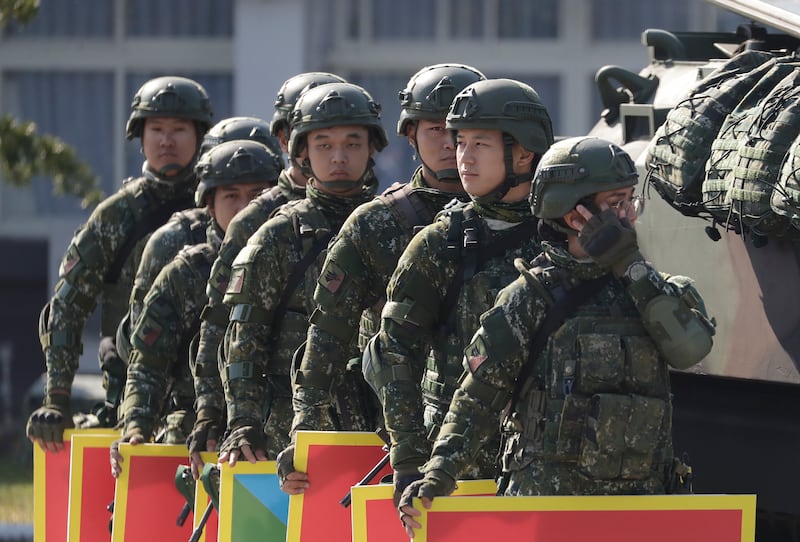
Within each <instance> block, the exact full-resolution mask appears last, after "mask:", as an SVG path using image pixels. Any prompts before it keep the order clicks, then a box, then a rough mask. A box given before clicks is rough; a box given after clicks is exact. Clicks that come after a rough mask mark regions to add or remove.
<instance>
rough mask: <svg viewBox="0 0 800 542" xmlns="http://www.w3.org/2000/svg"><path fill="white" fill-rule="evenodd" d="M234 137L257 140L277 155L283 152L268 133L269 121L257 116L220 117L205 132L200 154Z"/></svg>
mask: <svg viewBox="0 0 800 542" xmlns="http://www.w3.org/2000/svg"><path fill="white" fill-rule="evenodd" d="M234 139H249V140H250V141H258V142H259V143H262V144H264V145H266V146H267V147H269V150H271V151H272V152H273V153H275V154H277V155H281V154H283V151H282V150H281V146H280V144H279V143H278V141H277V140H276V139H275V138H274V137H272V136H271V135H269V123H268V122H267V121H265V120H264V119H259V118H257V117H229V118H227V119H222V120H221V121H219V122H218V123H216V124H215V125H214V126H212V127H211V129H210V130H209V131H208V133H206V135H205V137H204V138H203V144H202V145H201V146H200V154H201V155H202V154H204V153H205V152H207V151H208V150H210V149H211V148H212V147H216V146H217V145H219V144H220V143H225V142H226V141H233V140H234Z"/></svg>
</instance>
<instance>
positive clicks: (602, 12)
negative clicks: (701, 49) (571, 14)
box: [590, 0, 696, 41]
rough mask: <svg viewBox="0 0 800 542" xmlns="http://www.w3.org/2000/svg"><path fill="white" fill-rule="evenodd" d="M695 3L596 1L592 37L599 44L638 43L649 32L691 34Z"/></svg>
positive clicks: (689, 0)
mask: <svg viewBox="0 0 800 542" xmlns="http://www.w3.org/2000/svg"><path fill="white" fill-rule="evenodd" d="M695 3H696V1H694V0H672V1H670V2H663V1H661V0H593V1H592V2H590V5H591V9H592V37H593V38H594V39H596V40H598V41H621V40H638V39H639V36H640V35H641V33H642V31H643V30H644V29H646V28H662V29H664V30H688V29H689V28H690V25H689V20H688V19H689V13H691V7H692V6H691V5H692V4H695Z"/></svg>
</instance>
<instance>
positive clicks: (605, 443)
mask: <svg viewBox="0 0 800 542" xmlns="http://www.w3.org/2000/svg"><path fill="white" fill-rule="evenodd" d="M666 408H667V405H666V402H665V401H664V400H662V399H656V398H653V397H644V396H642V395H616V394H603V393H599V394H595V395H593V396H592V397H591V398H590V399H589V407H588V411H587V417H586V425H585V427H584V434H583V437H582V438H581V451H580V455H579V456H578V468H579V469H580V470H581V471H582V472H583V473H584V474H586V475H587V476H589V477H591V478H594V479H597V480H614V479H623V480H643V479H646V478H649V477H651V476H653V474H654V472H653V470H652V469H653V467H654V465H653V462H654V457H653V456H654V453H655V451H656V448H657V446H658V443H659V441H660V431H661V424H662V423H663V419H664V415H665V413H666Z"/></svg>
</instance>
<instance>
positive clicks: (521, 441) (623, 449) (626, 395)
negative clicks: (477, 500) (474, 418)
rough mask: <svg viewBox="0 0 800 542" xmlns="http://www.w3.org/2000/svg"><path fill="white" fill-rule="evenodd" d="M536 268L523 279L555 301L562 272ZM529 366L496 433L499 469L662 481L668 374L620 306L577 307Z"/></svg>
mask: <svg viewBox="0 0 800 542" xmlns="http://www.w3.org/2000/svg"><path fill="white" fill-rule="evenodd" d="M543 261H544V260H538V263H539V266H535V267H534V268H533V269H532V270H531V271H530V272H529V273H527V275H528V276H527V277H526V278H528V280H537V281H538V282H539V283H540V284H541V285H542V286H543V287H544V288H545V289H546V290H547V291H549V292H550V293H551V295H552V297H553V298H554V299H556V300H558V299H559V298H560V297H563V295H564V290H563V288H564V285H565V284H567V283H568V282H567V281H566V280H564V276H566V272H565V271H564V270H562V269H558V268H555V267H552V266H549V267H541V265H542V262H543ZM535 263H537V262H535ZM559 288H561V289H562V290H561V291H559ZM529 363H535V364H536V365H535V368H534V370H533V371H532V372H531V376H530V377H529V379H528V380H527V381H526V382H525V383H524V384H522V385H521V386H520V388H519V389H520V390H521V393H520V395H519V400H518V401H517V403H516V406H515V408H514V410H513V412H511V413H510V416H509V418H507V421H506V424H505V427H504V431H505V432H506V433H507V435H508V436H507V439H506V442H505V449H504V451H503V470H504V471H506V472H511V473H513V472H514V471H520V470H522V469H524V468H526V467H527V466H528V465H530V464H531V463H533V462H539V463H543V464H564V465H565V466H567V465H574V466H575V467H576V468H577V469H579V471H580V472H581V473H582V474H584V475H585V476H586V477H588V478H590V479H592V480H620V481H621V480H646V479H650V478H657V477H658V478H659V479H660V478H661V477H662V476H663V472H664V468H665V465H666V464H667V463H668V462H670V461H671V460H672V446H671V404H670V398H669V396H670V388H669V374H668V368H667V364H666V362H665V361H664V360H663V359H662V358H661V356H660V355H659V352H658V350H657V348H656V346H655V344H654V343H653V341H652V340H651V339H650V337H649V335H648V334H647V332H646V331H645V329H644V326H643V325H642V322H641V318H640V317H639V315H638V312H637V311H636V309H635V307H634V306H633V304H632V302H631V301H630V300H623V299H620V303H619V304H618V305H614V306H612V307H609V306H606V305H601V304H598V303H596V302H592V301H589V302H587V303H584V304H583V305H581V307H580V308H579V309H578V310H577V311H576V312H575V313H574V314H573V316H571V317H570V318H568V319H567V320H566V321H565V322H564V323H563V324H562V325H561V327H559V328H558V330H557V331H556V332H554V333H553V334H552V335H551V336H550V337H549V339H548V340H547V345H546V347H545V349H544V351H543V352H542V354H541V355H540V356H539V357H538V359H536V360H535V361H534V360H531V361H529Z"/></svg>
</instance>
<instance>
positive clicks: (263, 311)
mask: <svg viewBox="0 0 800 542" xmlns="http://www.w3.org/2000/svg"><path fill="white" fill-rule="evenodd" d="M290 133H291V135H290V138H289V153H290V155H291V156H292V158H293V159H294V160H296V161H297V163H298V164H300V165H301V167H302V168H303V169H304V171H306V173H307V175H308V176H309V179H308V184H307V188H306V191H307V194H308V195H307V197H306V199H303V200H299V201H293V202H289V203H286V204H284V205H283V206H282V207H281V208H280V209H279V210H278V211H277V212H276V213H275V214H274V215H273V216H272V218H270V219H269V220H268V221H267V222H266V223H265V224H264V225H263V226H261V227H260V228H259V229H258V231H256V233H255V234H254V235H253V236H252V237H251V238H250V239H249V240H248V242H247V246H245V248H244V249H242V251H241V252H239V255H238V256H236V259H235V260H234V263H233V270H232V274H231V280H230V284H229V286H228V290H227V292H226V293H225V298H224V302H225V304H226V305H229V306H230V307H232V308H231V312H230V323H229V324H228V329H227V331H226V335H225V339H224V342H223V346H224V347H225V349H226V351H225V352H224V354H225V355H224V357H225V367H224V370H223V371H221V373H220V376H221V377H222V381H223V386H224V390H225V401H226V403H227V414H228V424H227V425H228V430H229V435H228V437H227V438H226V439H225V441H224V442H223V443H222V446H221V448H220V461H221V462H222V461H228V462H229V463H230V464H232V465H233V464H235V463H236V461H237V460H238V458H239V457H240V456H244V458H245V459H247V460H248V461H251V462H255V461H256V460H265V459H268V458H269V459H274V458H275V457H276V456H277V454H278V452H280V451H281V450H283V449H284V448H285V447H286V446H287V445H288V444H289V429H290V426H291V420H292V405H291V397H292V392H291V386H290V380H289V371H290V364H291V359H292V355H293V353H294V352H295V350H296V349H297V347H298V346H300V344H301V343H302V342H303V341H304V340H305V337H306V332H307V328H308V317H309V315H310V314H311V312H312V310H313V308H314V304H313V293H314V286H315V284H316V280H317V277H318V276H319V271H320V268H321V267H322V263H323V261H324V258H325V249H326V248H327V246H328V242H329V241H330V239H331V238H332V237H333V235H335V234H336V232H338V231H339V229H340V228H341V226H342V224H343V223H344V221H345V219H346V218H347V216H348V215H349V214H350V213H351V212H352V211H353V209H355V208H356V207H357V206H358V205H360V204H362V203H364V202H366V201H369V200H370V199H372V198H373V196H374V195H375V191H376V188H377V180H376V178H375V176H374V173H373V170H372V166H373V161H372V156H373V155H374V153H375V152H376V151H380V150H382V149H383V148H384V147H386V145H387V140H386V133H385V132H384V130H383V127H382V126H381V122H380V106H379V105H378V104H377V103H376V102H375V101H373V99H372V97H371V96H370V95H369V94H368V93H367V92H366V91H365V90H364V89H363V88H361V87H359V86H357V85H352V84H349V83H330V84H327V85H321V86H318V87H316V88H312V89H309V90H307V91H306V92H304V93H303V94H302V96H300V99H299V100H298V101H297V103H296V104H295V107H294V111H292V115H291V118H290ZM354 352H355V345H353V350H352V351H351V352H350V353H349V355H348V357H352V354H353V353H354Z"/></svg>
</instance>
